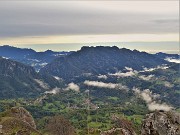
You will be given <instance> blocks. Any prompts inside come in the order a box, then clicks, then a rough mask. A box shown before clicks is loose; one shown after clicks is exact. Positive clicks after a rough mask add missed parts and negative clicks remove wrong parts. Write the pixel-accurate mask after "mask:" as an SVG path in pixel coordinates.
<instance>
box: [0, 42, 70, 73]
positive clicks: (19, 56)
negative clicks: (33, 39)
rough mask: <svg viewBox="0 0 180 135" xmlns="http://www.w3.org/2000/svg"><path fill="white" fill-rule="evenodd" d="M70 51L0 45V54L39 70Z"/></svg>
mask: <svg viewBox="0 0 180 135" xmlns="http://www.w3.org/2000/svg"><path fill="white" fill-rule="evenodd" d="M70 53H71V52H64V51H62V52H54V51H51V50H47V51H44V52H36V51H35V50H33V49H28V48H17V47H13V46H9V45H4V46H0V56H2V57H4V58H6V59H12V60H15V61H18V62H21V63H24V64H26V65H29V66H32V67H34V68H35V69H36V71H39V70H40V68H42V67H44V66H45V65H46V64H48V63H50V62H52V61H53V60H54V59H56V58H58V57H61V56H64V55H68V54H70Z"/></svg>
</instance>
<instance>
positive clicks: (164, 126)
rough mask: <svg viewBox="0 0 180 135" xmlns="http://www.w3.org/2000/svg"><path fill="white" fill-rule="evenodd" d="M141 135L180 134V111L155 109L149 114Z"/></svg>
mask: <svg viewBox="0 0 180 135" xmlns="http://www.w3.org/2000/svg"><path fill="white" fill-rule="evenodd" d="M141 135H180V113H176V112H163V111H155V112H153V113H149V114H147V115H146V118H145V119H144V121H143V125H142V130H141Z"/></svg>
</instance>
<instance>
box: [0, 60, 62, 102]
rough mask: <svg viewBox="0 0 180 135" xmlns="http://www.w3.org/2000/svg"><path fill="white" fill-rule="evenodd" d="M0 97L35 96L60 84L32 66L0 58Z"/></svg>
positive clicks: (60, 83)
mask: <svg viewBox="0 0 180 135" xmlns="http://www.w3.org/2000/svg"><path fill="white" fill-rule="evenodd" d="M0 63H1V64H0V98H1V99H2V98H18V97H28V98H30V97H36V96H38V95H39V94H40V93H42V92H44V91H47V90H51V89H52V88H55V87H56V86H61V85H62V82H60V81H58V80H56V79H55V78H54V77H51V76H42V75H39V74H38V73H37V72H36V71H35V70H34V69H33V68H32V67H30V66H27V65H24V64H22V63H19V62H16V61H13V60H9V59H4V58H0Z"/></svg>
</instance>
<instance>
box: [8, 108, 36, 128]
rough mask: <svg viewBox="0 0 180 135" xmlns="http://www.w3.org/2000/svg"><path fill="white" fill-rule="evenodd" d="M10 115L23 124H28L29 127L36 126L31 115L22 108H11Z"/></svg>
mask: <svg viewBox="0 0 180 135" xmlns="http://www.w3.org/2000/svg"><path fill="white" fill-rule="evenodd" d="M11 115H12V116H13V117H15V118H17V119H19V120H22V121H23V122H26V123H28V124H29V125H30V126H31V127H33V128H36V124H35V122H34V119H33V117H32V115H31V114H30V113H29V112H28V111H27V110H26V109H24V108H23V107H13V108H11Z"/></svg>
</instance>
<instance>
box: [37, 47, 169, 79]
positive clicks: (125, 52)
mask: <svg viewBox="0 0 180 135" xmlns="http://www.w3.org/2000/svg"><path fill="white" fill-rule="evenodd" d="M158 56H159V55H153V54H149V53H146V52H139V51H137V50H133V51H132V50H129V49H126V48H121V49H119V48H118V47H116V46H113V47H103V46H97V47H82V48H81V50H79V51H77V52H74V53H71V54H69V55H68V56H66V57H60V58H57V59H55V60H54V61H53V62H51V63H49V64H47V65H46V66H45V67H43V68H42V69H41V70H40V73H41V74H47V73H48V74H50V75H53V76H58V77H60V78H63V79H64V80H68V81H72V80H73V79H74V78H77V77H80V76H83V75H92V74H94V75H99V74H101V75H105V74H108V73H116V72H119V71H122V70H123V69H124V68H125V67H130V68H132V69H133V70H138V71H139V70H143V69H144V68H153V67H157V66H159V65H163V64H170V63H169V62H168V61H166V60H164V59H163V58H162V57H158Z"/></svg>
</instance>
